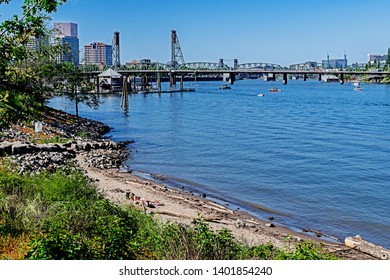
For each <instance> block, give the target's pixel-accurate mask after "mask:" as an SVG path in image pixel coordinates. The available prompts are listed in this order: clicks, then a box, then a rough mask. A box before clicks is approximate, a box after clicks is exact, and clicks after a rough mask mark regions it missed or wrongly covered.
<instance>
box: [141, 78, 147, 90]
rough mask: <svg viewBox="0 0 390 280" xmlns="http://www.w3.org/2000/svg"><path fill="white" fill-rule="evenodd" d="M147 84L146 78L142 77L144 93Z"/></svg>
mask: <svg viewBox="0 0 390 280" xmlns="http://www.w3.org/2000/svg"><path fill="white" fill-rule="evenodd" d="M147 84H148V76H142V90H143V91H146V87H147Z"/></svg>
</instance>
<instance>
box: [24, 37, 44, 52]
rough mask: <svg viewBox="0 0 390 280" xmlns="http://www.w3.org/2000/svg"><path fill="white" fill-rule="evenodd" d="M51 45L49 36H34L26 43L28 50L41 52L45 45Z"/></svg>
mask: <svg viewBox="0 0 390 280" xmlns="http://www.w3.org/2000/svg"><path fill="white" fill-rule="evenodd" d="M47 46H49V39H48V38H47V37H40V38H32V39H31V40H29V41H28V42H27V44H26V48H27V50H28V51H35V52H40V51H41V50H42V49H44V48H45V47H47Z"/></svg>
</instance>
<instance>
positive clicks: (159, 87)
mask: <svg viewBox="0 0 390 280" xmlns="http://www.w3.org/2000/svg"><path fill="white" fill-rule="evenodd" d="M157 89H158V92H161V78H160V75H157Z"/></svg>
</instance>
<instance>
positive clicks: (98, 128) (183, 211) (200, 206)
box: [45, 108, 378, 260]
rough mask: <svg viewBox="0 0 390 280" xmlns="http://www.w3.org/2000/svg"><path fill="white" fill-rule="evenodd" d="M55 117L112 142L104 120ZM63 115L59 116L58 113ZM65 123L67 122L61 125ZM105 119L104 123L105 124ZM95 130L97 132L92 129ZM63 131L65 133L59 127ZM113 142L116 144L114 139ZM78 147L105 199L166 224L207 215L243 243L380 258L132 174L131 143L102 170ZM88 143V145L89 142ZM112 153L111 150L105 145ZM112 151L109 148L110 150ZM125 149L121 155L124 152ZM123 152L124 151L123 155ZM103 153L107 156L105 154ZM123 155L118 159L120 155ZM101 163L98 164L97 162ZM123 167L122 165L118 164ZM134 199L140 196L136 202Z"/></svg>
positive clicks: (50, 122) (53, 124)
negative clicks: (128, 164)
mask: <svg viewBox="0 0 390 280" xmlns="http://www.w3.org/2000/svg"><path fill="white" fill-rule="evenodd" d="M49 111H50V117H49V118H46V120H45V124H46V125H47V129H48V130H49V131H50V133H53V132H52V131H53V130H56V129H53V128H57V129H59V130H62V131H65V132H66V133H65V134H64V133H63V132H62V133H63V134H64V135H67V136H68V137H70V138H71V139H73V140H74V139H75V138H77V137H75V135H76V133H75V132H74V130H76V131H77V130H80V127H79V126H80V122H81V123H83V124H84V125H81V126H82V127H83V129H88V131H89V132H91V133H92V137H90V138H88V139H87V140H86V141H88V140H91V139H94V140H96V141H107V140H106V139H107V138H106V137H104V134H106V133H107V132H109V128H108V126H106V125H105V124H103V123H100V122H97V121H93V120H89V119H85V118H80V119H79V120H77V121H78V122H74V119H75V117H74V116H73V115H71V114H68V113H65V112H62V111H59V110H56V109H51V108H49ZM55 115H57V116H55ZM59 122H63V123H62V124H59ZM69 122H70V123H72V122H73V130H72V129H69V127H71V126H69V124H68V123H69ZM99 123H100V124H99ZM90 130H93V131H90ZM56 133H60V131H56ZM108 141H109V142H112V143H116V142H114V141H111V140H108ZM73 144H74V147H75V150H76V151H75V162H77V163H78V165H79V166H81V167H82V169H83V170H85V172H86V175H87V176H88V177H89V178H91V180H92V181H94V184H95V185H96V187H97V188H98V190H99V192H101V193H102V194H103V195H104V197H106V198H108V199H110V200H111V201H113V202H115V203H116V204H118V205H128V204H133V205H135V206H136V207H138V208H139V209H140V210H143V211H145V212H147V213H149V214H151V215H154V216H155V217H156V218H158V219H159V220H161V221H162V222H167V221H171V222H176V223H184V224H187V225H189V224H191V223H192V221H193V220H194V219H196V218H200V217H202V218H203V219H204V220H205V221H206V222H207V223H208V224H209V225H210V226H211V228H212V229H213V230H218V229H222V228H226V229H228V230H230V231H231V232H232V233H233V235H234V236H235V237H236V238H237V239H238V240H241V241H243V242H247V243H249V244H264V243H268V242H271V243H272V244H273V245H275V246H277V247H288V246H290V245H291V244H292V243H293V242H299V241H300V240H312V241H313V242H320V243H323V244H324V246H325V249H326V250H327V251H329V252H332V253H334V254H335V255H336V256H337V257H340V258H344V259H356V260H368V259H378V258H377V257H374V256H372V255H370V254H367V253H365V252H361V251H359V250H356V249H354V248H351V247H347V246H345V245H344V244H343V243H340V242H337V241H333V240H332V241H330V240H324V239H323V238H318V237H316V236H311V235H309V234H307V233H303V232H298V231H295V230H293V229H291V228H288V227H285V226H283V225H280V224H277V223H274V222H273V221H272V220H271V219H270V220H268V221H267V220H263V219H259V218H256V217H254V216H253V215H251V214H248V213H247V212H243V211H237V210H232V209H229V208H228V207H225V206H223V205H221V204H219V203H217V202H213V201H211V200H210V199H208V198H207V197H205V196H202V195H199V194H198V195H196V194H194V193H188V192H186V191H184V190H179V189H175V188H171V187H167V186H166V185H164V184H161V183H159V182H157V180H156V179H152V180H151V179H146V178H142V177H141V176H137V175H134V174H131V173H129V172H121V170H120V165H121V164H122V162H123V160H124V159H125V158H126V157H127V156H128V154H126V153H127V150H126V146H125V144H123V143H122V144H118V143H116V144H117V145H112V147H113V148H110V149H108V150H109V151H111V150H117V153H114V155H113V156H114V157H118V155H119V156H120V157H121V158H120V160H114V162H115V163H116V164H111V166H110V165H107V166H102V167H103V168H98V167H96V166H93V165H94V163H91V160H90V158H91V153H92V152H93V151H94V149H93V148H92V149H91V147H89V148H86V149H84V148H83V145H84V144H85V143H84V144H82V143H77V142H76V144H75V143H74V142H73ZM85 146H86V147H87V146H88V145H85ZM102 150H103V152H107V149H102ZM104 150H106V151H104ZM118 151H119V153H118ZM122 153H123V154H122ZM97 157H101V154H100V155H99V154H98V156H97ZM117 159H118V158H117ZM95 165H96V164H95ZM115 165H117V166H115ZM132 197H136V198H138V199H134V200H132V199H131V198H132ZM141 202H147V204H146V205H148V206H149V205H150V207H148V206H146V207H145V206H141Z"/></svg>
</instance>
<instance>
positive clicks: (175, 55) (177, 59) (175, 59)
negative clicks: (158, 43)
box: [171, 29, 185, 69]
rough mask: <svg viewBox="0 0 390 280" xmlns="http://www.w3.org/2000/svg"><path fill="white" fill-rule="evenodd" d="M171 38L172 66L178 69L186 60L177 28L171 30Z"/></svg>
mask: <svg viewBox="0 0 390 280" xmlns="http://www.w3.org/2000/svg"><path fill="white" fill-rule="evenodd" d="M171 39H172V40H171V48H172V52H171V68H172V69H177V68H178V66H179V65H180V64H184V63H185V62H184V57H183V53H182V51H181V47H180V43H179V38H178V37H177V34H176V30H173V29H172V30H171Z"/></svg>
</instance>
